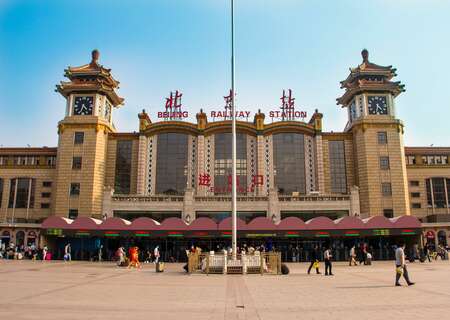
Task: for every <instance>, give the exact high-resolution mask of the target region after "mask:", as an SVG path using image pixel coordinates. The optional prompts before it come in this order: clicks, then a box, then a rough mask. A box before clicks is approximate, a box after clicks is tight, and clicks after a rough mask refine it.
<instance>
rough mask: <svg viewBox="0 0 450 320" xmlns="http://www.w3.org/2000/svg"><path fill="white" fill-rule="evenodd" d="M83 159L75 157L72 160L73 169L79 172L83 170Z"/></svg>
mask: <svg viewBox="0 0 450 320" xmlns="http://www.w3.org/2000/svg"><path fill="white" fill-rule="evenodd" d="M81 161H82V160H81V157H73V160H72V169H74V170H79V169H81Z"/></svg>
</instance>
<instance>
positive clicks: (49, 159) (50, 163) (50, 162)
mask: <svg viewBox="0 0 450 320" xmlns="http://www.w3.org/2000/svg"><path fill="white" fill-rule="evenodd" d="M46 162H47V165H48V166H50V167H54V166H55V165H56V156H48V157H47V159H46Z"/></svg>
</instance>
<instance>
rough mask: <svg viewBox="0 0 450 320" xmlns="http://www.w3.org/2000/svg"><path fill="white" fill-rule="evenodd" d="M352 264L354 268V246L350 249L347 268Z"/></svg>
mask: <svg viewBox="0 0 450 320" xmlns="http://www.w3.org/2000/svg"><path fill="white" fill-rule="evenodd" d="M352 264H353V265H354V266H356V250H355V246H352V247H351V248H350V258H349V264H348V265H349V266H352Z"/></svg>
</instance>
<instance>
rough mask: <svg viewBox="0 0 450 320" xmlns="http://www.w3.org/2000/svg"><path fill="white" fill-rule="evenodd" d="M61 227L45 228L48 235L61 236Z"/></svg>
mask: <svg viewBox="0 0 450 320" xmlns="http://www.w3.org/2000/svg"><path fill="white" fill-rule="evenodd" d="M62 233H63V232H62V229H47V234H48V235H49V236H62Z"/></svg>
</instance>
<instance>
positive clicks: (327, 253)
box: [323, 247, 333, 276]
mask: <svg viewBox="0 0 450 320" xmlns="http://www.w3.org/2000/svg"><path fill="white" fill-rule="evenodd" d="M332 257H333V255H332V254H331V249H330V247H327V249H326V250H325V252H324V253H323V260H324V261H325V275H326V276H332V275H333V273H332V272H331V258H332Z"/></svg>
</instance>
